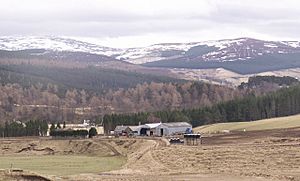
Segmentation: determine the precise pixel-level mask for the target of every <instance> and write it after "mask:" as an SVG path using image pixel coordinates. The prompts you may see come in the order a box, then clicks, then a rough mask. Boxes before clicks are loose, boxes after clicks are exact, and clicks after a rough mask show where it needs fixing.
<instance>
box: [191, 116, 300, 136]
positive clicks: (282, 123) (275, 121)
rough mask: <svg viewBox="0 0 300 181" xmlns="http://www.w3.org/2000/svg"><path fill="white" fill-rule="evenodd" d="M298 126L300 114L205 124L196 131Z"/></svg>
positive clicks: (212, 131) (253, 129)
mask: <svg viewBox="0 0 300 181" xmlns="http://www.w3.org/2000/svg"><path fill="white" fill-rule="evenodd" d="M296 127H300V114H298V115H293V116H287V117H279V118H271V119H263V120H258V121H251V122H232V123H217V124H211V125H204V126H200V127H196V128H194V132H200V133H217V132H219V133H220V132H222V131H224V130H229V131H243V130H244V129H245V130H246V131H258V130H271V129H284V128H296Z"/></svg>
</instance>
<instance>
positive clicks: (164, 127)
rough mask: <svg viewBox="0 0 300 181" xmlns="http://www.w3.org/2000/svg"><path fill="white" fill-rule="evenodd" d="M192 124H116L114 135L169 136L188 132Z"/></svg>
mask: <svg viewBox="0 0 300 181" xmlns="http://www.w3.org/2000/svg"><path fill="white" fill-rule="evenodd" d="M191 131H192V125H191V124H189V123H187V122H172V123H150V124H145V125H139V126H117V127H116V128H115V131H114V133H115V135H122V134H125V135H136V136H170V135H175V134H184V133H190V132H191Z"/></svg>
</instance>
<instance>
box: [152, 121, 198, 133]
mask: <svg viewBox="0 0 300 181" xmlns="http://www.w3.org/2000/svg"><path fill="white" fill-rule="evenodd" d="M156 129H157V130H156V131H157V132H156V134H157V135H158V136H169V135H175V134H184V133H189V132H191V131H192V125H191V124H189V123H187V122H172V123H162V124H160V125H159V126H158V127H157V128H156Z"/></svg>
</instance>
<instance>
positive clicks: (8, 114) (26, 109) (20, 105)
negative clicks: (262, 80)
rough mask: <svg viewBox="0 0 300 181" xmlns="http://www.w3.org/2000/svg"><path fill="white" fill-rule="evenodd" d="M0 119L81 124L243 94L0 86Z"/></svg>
mask: <svg viewBox="0 0 300 181" xmlns="http://www.w3.org/2000/svg"><path fill="white" fill-rule="evenodd" d="M0 92H1V94H0V120H1V121H2V123H3V122H4V121H5V120H30V119H34V120H47V121H49V122H63V121H66V122H81V120H82V119H95V118H99V117H100V116H102V115H104V114H112V113H118V114H120V113H135V112H153V111H158V110H179V109H191V108H198V107H203V106H211V105H213V104H215V103H217V102H220V101H225V100H231V99H233V98H235V97H240V96H242V95H243V93H241V91H238V90H234V89H231V88H227V87H223V86H218V85H211V84H206V83H201V82H186V83H154V82H152V83H143V84H138V85H137V86H136V87H134V88H129V89H122V88H121V89H118V90H116V91H113V90H109V91H107V93H105V94H101V95H99V94H97V93H89V92H87V91H85V90H77V89H70V90H67V91H66V93H65V94H64V95H62V96H61V95H59V94H60V93H59V90H58V88H57V86H56V85H53V84H48V85H47V87H46V88H44V86H43V85H41V84H37V85H31V86H30V87H28V88H26V87H22V86H20V85H19V84H5V85H0Z"/></svg>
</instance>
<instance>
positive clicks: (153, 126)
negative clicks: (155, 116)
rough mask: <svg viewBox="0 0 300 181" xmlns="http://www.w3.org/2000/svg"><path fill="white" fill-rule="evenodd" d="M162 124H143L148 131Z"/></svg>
mask: <svg viewBox="0 0 300 181" xmlns="http://www.w3.org/2000/svg"><path fill="white" fill-rule="evenodd" d="M161 124H162V123H149V124H145V125H146V126H148V127H149V128H150V129H152V128H156V127H157V126H159V125H161Z"/></svg>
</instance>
